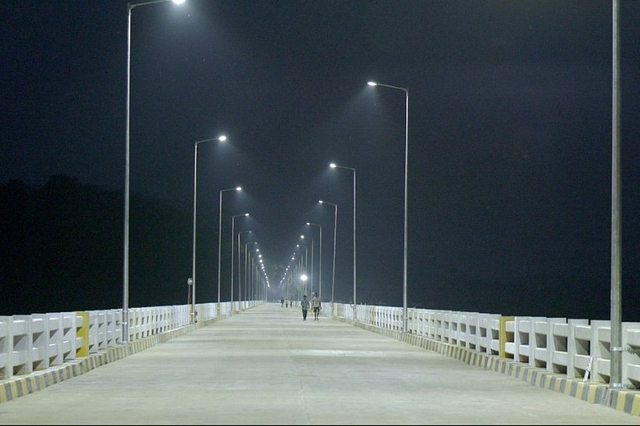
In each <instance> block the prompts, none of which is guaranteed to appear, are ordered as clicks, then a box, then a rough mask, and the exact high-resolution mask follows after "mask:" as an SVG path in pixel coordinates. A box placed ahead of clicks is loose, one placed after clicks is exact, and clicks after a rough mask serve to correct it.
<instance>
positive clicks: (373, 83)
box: [367, 81, 378, 86]
mask: <svg viewBox="0 0 640 426" xmlns="http://www.w3.org/2000/svg"><path fill="white" fill-rule="evenodd" d="M367 84H368V85H369V86H377V85H378V83H376V82H375V81H370V82H368V83H367Z"/></svg>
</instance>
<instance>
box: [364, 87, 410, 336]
mask: <svg viewBox="0 0 640 426" xmlns="http://www.w3.org/2000/svg"><path fill="white" fill-rule="evenodd" d="M367 84H368V85H369V86H382V87H389V88H391V89H397V90H402V91H403V92H404V93H405V125H404V128H405V137H404V138H405V139H404V254H403V256H402V259H403V260H402V262H403V268H402V332H403V333H406V332H407V245H408V244H407V242H408V205H409V197H408V195H409V192H408V187H407V181H408V176H409V89H406V88H403V87H397V86H390V85H388V84H382V83H376V82H373V81H370V82H369V83H367Z"/></svg>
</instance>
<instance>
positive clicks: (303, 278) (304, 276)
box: [300, 274, 309, 281]
mask: <svg viewBox="0 0 640 426" xmlns="http://www.w3.org/2000/svg"><path fill="white" fill-rule="evenodd" d="M300 279H301V280H302V281H306V280H307V279H309V277H307V276H306V275H305V274H302V275H301V276H300Z"/></svg>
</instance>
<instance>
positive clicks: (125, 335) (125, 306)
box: [122, 4, 132, 345]
mask: <svg viewBox="0 0 640 426" xmlns="http://www.w3.org/2000/svg"><path fill="white" fill-rule="evenodd" d="M131 9H132V7H131V5H130V4H127V113H126V116H127V117H126V131H125V174H124V263H123V284H122V287H123V288H122V344H124V345H126V344H127V343H129V179H130V176H129V159H130V151H129V126H130V117H129V116H130V111H131V100H130V98H131Z"/></svg>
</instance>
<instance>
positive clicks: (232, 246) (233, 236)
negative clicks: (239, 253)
mask: <svg viewBox="0 0 640 426" xmlns="http://www.w3.org/2000/svg"><path fill="white" fill-rule="evenodd" d="M241 216H249V213H243V214H236V215H233V216H231V310H232V311H233V312H235V309H234V308H233V267H234V261H233V258H234V256H233V250H234V248H235V247H234V246H235V241H234V239H235V232H236V231H235V226H236V217H241ZM238 300H240V295H238Z"/></svg>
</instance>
